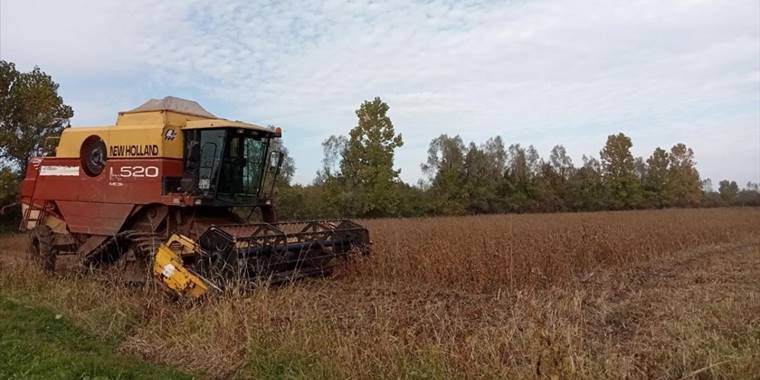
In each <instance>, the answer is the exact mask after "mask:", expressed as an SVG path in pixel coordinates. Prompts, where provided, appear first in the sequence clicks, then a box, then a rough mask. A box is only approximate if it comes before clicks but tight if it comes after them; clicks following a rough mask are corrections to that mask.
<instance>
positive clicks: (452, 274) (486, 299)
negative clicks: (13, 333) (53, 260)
mask: <svg viewBox="0 0 760 380" xmlns="http://www.w3.org/2000/svg"><path fill="white" fill-rule="evenodd" d="M366 224H367V226H368V227H369V228H370V231H371V234H372V239H373V241H374V246H373V254H372V255H371V256H369V257H365V258H359V259H357V261H356V262H354V263H353V264H352V265H349V266H346V267H344V268H342V269H341V270H339V271H338V273H336V274H335V275H334V276H333V277H332V278H328V279H318V280H310V281H305V282H301V283H297V284H295V285H292V286H287V287H284V288H259V289H257V290H255V291H253V292H251V293H248V294H245V295H234V294H228V295H223V296H221V297H217V298H214V299H210V300H207V301H205V302H201V303H191V302H175V301H173V300H171V299H169V298H167V297H164V296H162V295H161V293H160V292H157V291H155V290H151V289H147V290H146V289H133V288H127V287H123V286H114V285H110V284H109V283H108V282H107V281H103V280H102V279H100V280H95V279H92V278H87V277H80V276H73V275H58V276H53V277H51V276H47V275H45V274H43V273H41V272H39V271H37V270H35V269H34V268H29V267H28V266H25V265H24V264H22V263H21V262H18V261H15V260H9V259H7V257H8V256H11V255H13V253H14V252H18V251H19V250H20V249H21V248H22V247H23V243H22V239H21V238H20V237H13V238H5V239H2V240H0V252H1V253H0V255H2V256H5V258H3V259H2V260H0V265H2V266H0V289H1V290H0V291H2V292H3V293H4V294H8V295H10V296H12V297H15V298H17V299H22V300H25V302H32V303H37V304H44V305H46V306H50V307H53V308H55V309H56V310H61V311H63V312H66V313H67V314H68V315H70V316H71V317H73V318H74V319H75V320H76V321H78V323H79V324H80V325H82V326H83V327H85V328H87V329H88V330H90V331H93V332H94V333H96V334H100V335H101V336H104V337H109V338H113V337H117V338H119V339H121V341H122V343H121V347H122V349H123V350H125V351H128V352H130V353H136V354H139V355H141V356H143V357H144V358H147V359H149V360H152V361H155V362H158V363H163V364H171V365H175V366H178V367H180V368H182V369H185V370H190V371H195V372H197V373H201V374H205V375H208V376H210V377H216V378H225V377H236V376H237V377H249V376H256V377H263V378H266V377H271V378H281V377H289V378H336V377H346V378H389V377H390V378H430V377H457V378H504V377H520V378H524V377H547V376H552V375H557V376H560V377H586V378H599V377H609V378H617V377H625V376H633V377H649V376H669V377H673V376H675V375H677V374H687V373H688V372H689V371H691V370H694V369H698V368H701V367H700V366H701V365H702V363H703V361H704V360H712V359H715V358H719V357H720V356H715V355H718V354H716V352H720V351H721V350H730V353H729V354H730V355H732V357H734V358H738V359H736V360H735V361H734V362H732V364H729V365H722V366H720V367H718V368H716V369H712V370H711V371H713V372H709V371H708V372H704V373H715V374H718V375H722V376H729V377H730V376H732V375H742V374H747V373H751V372H746V371H751V370H753V368H752V367H751V363H752V361H751V360H749V359H747V358H750V357H751V356H752V355H758V349H757V347H758V346H757V345H756V344H755V343H757V340H758V339H760V331H758V330H757V329H756V327H755V330H752V327H751V325H748V324H746V323H745V322H743V321H744V319H742V318H741V316H736V315H729V316H724V317H723V322H721V323H723V324H724V325H726V326H732V327H731V328H728V330H727V332H726V336H732V337H733V338H731V339H729V338H726V339H722V338H721V339H717V338H716V341H714V342H713V343H711V344H712V346H710V347H704V346H701V345H700V343H699V342H700V339H704V336H702V335H699V334H698V333H693V332H690V333H689V334H679V333H678V332H677V331H676V332H673V331H670V330H667V331H665V332H662V331H660V333H662V334H664V335H663V338H662V341H658V342H659V344H665V345H668V344H670V345H673V346H672V347H669V348H668V349H669V350H670V352H671V353H672V354H668V355H666V356H662V355H665V354H663V352H662V351H658V349H659V350H662V347H659V348H658V347H646V342H649V340H646V339H645V338H643V337H640V336H638V335H637V333H636V331H638V330H635V329H634V327H635V326H637V325H636V323H644V321H645V320H646V318H648V316H647V315H639V314H638V311H637V310H638V309H637V308H636V307H635V305H634V304H631V303H629V301H628V299H629V297H632V296H631V294H634V295H635V294H636V293H634V292H633V291H632V290H631V289H630V288H631V287H635V286H638V285H641V284H642V283H644V282H645V278H642V277H637V275H636V273H639V272H640V271H639V269H638V268H644V267H645V266H647V265H656V263H658V262H667V261H669V260H670V261H672V260H682V259H684V258H686V259H688V260H691V259H694V258H699V257H701V256H699V255H700V254H701V253H700V252H702V251H700V250H704V249H705V248H704V247H703V248H699V249H696V248H697V247H700V246H704V245H705V244H716V243H734V244H735V243H736V242H756V241H757V240H756V239H757V238H758V232H760V210H758V209H710V210H665V211H636V212H602V213H581V214H543V215H515V216H510V215H500V216H473V217H459V218H453V217H452V218H423V219H406V220H401V219H381V220H370V221H366ZM753 244H755V243H753ZM721 249H724V248H716V249H714V251H715V252H720V250H721ZM725 249H728V248H725ZM684 250H687V251H688V252H690V253H688V254H684V253H683V252H684ZM710 252H713V251H710ZM0 257H1V256H0ZM652 259H655V260H652ZM686 259H684V260H686ZM688 260H687V261H684V262H683V263H684V264H683V267H684V270H687V269H688V268H689V265H690V264H689V263H690V261H688ZM651 263H655V264H651ZM674 265H675V264H674ZM678 265H680V264H678ZM671 267H673V265H671ZM676 267H677V265H676ZM729 268H730V267H729ZM748 268H749V266H748ZM739 269H740V268H739ZM737 270H738V269H737ZM649 271H650V272H652V270H649ZM652 273H658V272H656V271H654V272H652ZM674 273H675V272H674ZM674 275H676V274H674ZM706 275H709V273H708V274H706ZM637 284H638V285H637ZM749 289H750V290H748V291H750V292H755V291H757V290H753V288H751V287H750V288H749ZM679 294H680V293H679ZM716 294H722V293H716ZM724 296H725V297H728V298H729V299H734V300H735V301H736V302H734V303H733V304H731V305H728V306H726V308H725V309H720V310H722V311H723V312H726V311H727V310H733V309H732V308H736V307H740V308H741V309H740V310H748V311H751V310H755V309H753V308H756V309H760V301H758V299H760V297H755V298H747V297H746V295H744V296H742V295H740V294H733V296H732V293H731V292H727V293H725V294H724ZM731 297H733V298H731ZM679 302H681V303H682V304H685V303H686V302H688V297H687V298H685V299H683V300H680V301H679ZM742 302H743V303H742ZM674 307H677V306H674ZM643 310H648V309H646V308H644V309H643ZM720 310H719V311H720ZM758 311H760V310H758ZM679 323H681V324H687V323H689V322H688V321H680V322H679ZM716 323H718V322H716V321H715V320H714V319H710V318H708V317H704V318H703V319H700V328H703V329H709V328H712V327H713V326H714V324H716ZM642 326H643V325H642ZM647 326H648V325H647ZM747 326H750V327H747ZM670 328H677V326H676V327H673V326H670ZM747 329H750V330H747ZM658 331H659V330H658ZM740 333H746V334H743V335H742V334H740ZM736 334H740V335H739V336H734V335H736ZM684 337H686V338H684ZM641 339H644V340H641ZM679 339H688V341H679ZM642 342H643V343H642ZM727 342H728V343H727ZM729 343H730V344H729ZM679 347H683V348H684V349H688V350H689V351H688V355H687V353H684V352H681V351H679ZM729 347H732V348H730V349H729ZM752 347H755V348H754V349H753V348H752ZM642 353H643V354H644V356H641V355H642ZM676 353H678V355H676ZM647 355H648V356H647ZM658 355H659V356H658ZM679 366H680V367H679ZM715 371H719V372H715ZM675 377H678V376H675Z"/></svg>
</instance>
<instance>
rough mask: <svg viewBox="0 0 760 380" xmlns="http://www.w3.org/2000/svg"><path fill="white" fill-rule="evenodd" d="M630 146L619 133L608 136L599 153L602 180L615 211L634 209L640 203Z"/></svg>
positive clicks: (628, 141) (629, 141) (626, 139)
mask: <svg viewBox="0 0 760 380" xmlns="http://www.w3.org/2000/svg"><path fill="white" fill-rule="evenodd" d="M632 146H633V144H632V143H631V139H630V137H628V136H626V135H624V134H622V133H619V134H617V135H610V136H608V137H607V144H605V146H604V149H602V151H601V152H600V156H601V159H602V180H603V183H604V185H605V187H606V188H607V191H608V192H609V195H610V202H611V204H610V205H611V206H612V208H615V209H623V208H635V207H638V206H639V204H640V203H641V193H640V191H641V189H640V184H639V179H638V178H637V177H636V173H635V161H634V159H633V155H632V154H631V147H632Z"/></svg>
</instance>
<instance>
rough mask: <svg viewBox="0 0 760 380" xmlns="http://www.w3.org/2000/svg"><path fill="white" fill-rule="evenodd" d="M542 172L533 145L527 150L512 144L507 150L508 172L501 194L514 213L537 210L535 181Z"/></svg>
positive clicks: (539, 160) (539, 159)
mask: <svg viewBox="0 0 760 380" xmlns="http://www.w3.org/2000/svg"><path fill="white" fill-rule="evenodd" d="M540 171H541V158H540V157H539V155H538V151H536V148H535V147H533V145H531V146H529V147H528V148H527V149H526V148H523V147H522V146H520V144H512V145H510V146H509V149H508V150H507V170H506V172H505V175H504V176H505V181H504V184H503V185H502V186H500V187H501V190H500V194H502V196H504V197H505V198H506V202H507V204H508V205H509V208H510V209H511V210H512V211H527V210H535V209H536V207H537V206H538V202H537V201H536V188H535V182H534V179H535V177H536V175H538V174H539V172H540Z"/></svg>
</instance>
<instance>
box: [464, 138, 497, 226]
mask: <svg viewBox="0 0 760 380" xmlns="http://www.w3.org/2000/svg"><path fill="white" fill-rule="evenodd" d="M500 176H501V171H500V169H499V166H498V162H497V161H496V160H493V159H491V157H489V155H488V153H486V152H485V151H483V150H481V149H480V148H478V146H477V145H475V143H472V142H471V143H470V146H469V147H468V149H467V154H466V155H465V159H464V183H465V193H466V194H467V210H468V211H469V212H470V213H487V212H493V211H495V210H496V209H497V206H496V203H497V195H496V191H497V186H498V183H499V177H500Z"/></svg>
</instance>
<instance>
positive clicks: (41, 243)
mask: <svg viewBox="0 0 760 380" xmlns="http://www.w3.org/2000/svg"><path fill="white" fill-rule="evenodd" d="M28 251H29V259H30V261H31V262H32V263H34V264H36V265H39V266H40V267H41V268H42V269H44V270H46V271H48V272H53V271H54V270H55V259H56V255H55V247H54V246H53V230H51V229H50V227H48V226H46V225H39V226H37V227H35V228H34V230H32V233H31V236H30V238H29V249H28Z"/></svg>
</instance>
